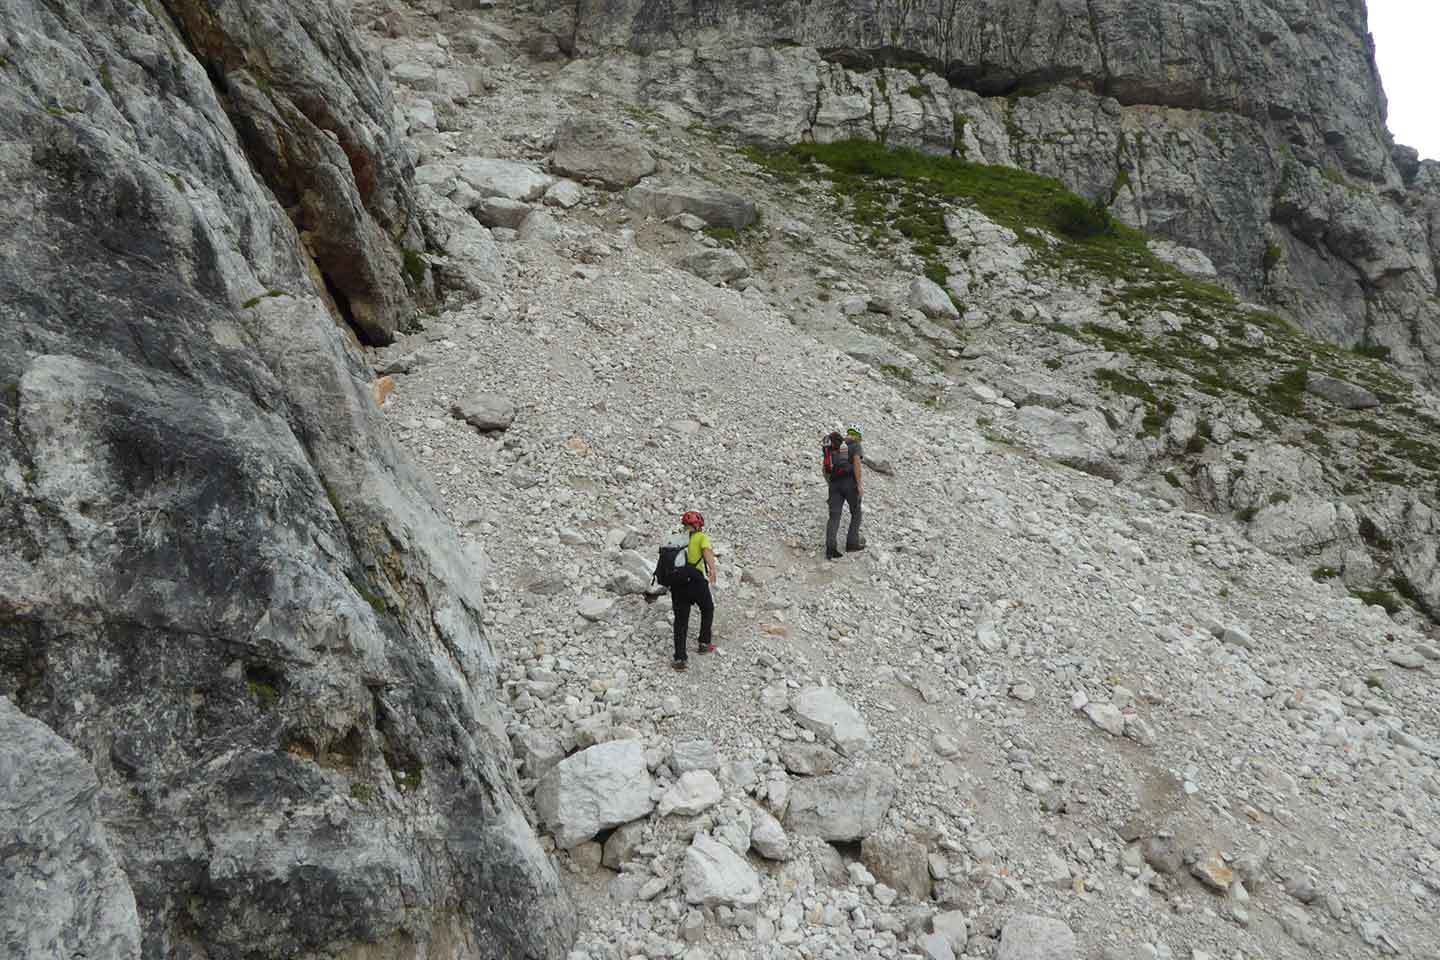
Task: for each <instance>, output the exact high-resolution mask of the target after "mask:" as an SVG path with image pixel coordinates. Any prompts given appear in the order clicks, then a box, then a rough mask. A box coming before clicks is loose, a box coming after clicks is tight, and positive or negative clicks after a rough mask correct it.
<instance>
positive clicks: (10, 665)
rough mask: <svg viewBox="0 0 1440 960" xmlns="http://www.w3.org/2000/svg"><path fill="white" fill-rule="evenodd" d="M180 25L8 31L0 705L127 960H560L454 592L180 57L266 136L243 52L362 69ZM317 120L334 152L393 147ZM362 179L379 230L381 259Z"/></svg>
mask: <svg viewBox="0 0 1440 960" xmlns="http://www.w3.org/2000/svg"><path fill="white" fill-rule="evenodd" d="M169 6H170V9H171V12H172V13H176V14H177V15H179V18H180V19H181V20H183V21H185V22H186V23H187V25H188V26H187V29H186V30H184V31H178V30H177V29H176V26H175V24H174V23H172V22H171V21H170V20H169V19H168V18H166V17H164V16H163V15H161V14H159V13H158V12H157V11H158V7H156V6H155V5H153V4H152V5H149V6H141V5H135V4H131V3H114V2H98V3H90V4H86V5H84V6H83V9H81V8H77V7H76V6H75V5H73V4H68V3H60V2H36V0H0V38H3V39H0V74H3V82H0V176H3V178H4V180H5V183H6V184H7V196H9V197H11V198H12V201H11V202H7V203H5V204H3V205H0V250H3V256H0V303H3V304H4V307H3V308H0V336H3V339H4V340H5V342H6V343H7V344H8V345H9V346H8V348H7V349H6V350H5V351H3V352H0V425H3V428H0V582H3V583H4V584H5V588H4V589H3V590H0V696H5V697H8V698H10V699H11V700H13V702H14V703H15V704H16V706H17V707H18V708H19V709H20V710H21V711H22V712H23V713H25V714H27V715H29V716H30V717H33V718H35V720H37V721H39V722H41V723H44V724H45V725H47V726H48V727H49V728H50V729H52V730H53V731H54V732H55V733H56V734H58V735H59V736H60V737H61V738H63V739H64V740H65V741H67V742H68V743H70V744H71V745H73V746H74V748H75V749H76V750H77V751H78V752H79V755H80V757H82V758H84V760H85V761H86V762H87V763H88V764H89V765H90V767H91V768H92V769H93V770H94V774H95V776H96V777H97V779H98V790H97V791H96V792H95V794H94V809H95V811H96V813H97V815H98V821H99V823H98V825H97V828H96V829H97V831H98V830H99V829H100V828H102V827H103V830H104V832H105V833H108V835H109V842H110V844H111V845H112V847H113V849H114V851H115V855H116V858H117V859H118V861H119V865H120V868H121V869H123V871H124V875H125V878H126V879H127V880H128V883H129V885H130V888H131V889H132V890H133V892H134V904H135V908H136V911H137V915H138V919H139V936H140V943H141V947H140V949H141V955H142V956H145V957H156V958H158V957H170V956H188V955H192V954H193V955H201V954H203V955H204V956H206V957H208V958H212V960H221V958H238V957H248V956H260V955H263V956H273V957H283V956H296V955H307V956H315V955H322V954H323V955H326V956H357V955H360V954H361V953H363V955H364V956H366V957H372V958H383V957H400V956H404V957H406V958H407V960H408V958H414V957H438V956H444V957H447V958H448V957H491V956H496V955H505V956H514V957H528V958H540V957H556V956H563V955H564V953H565V951H566V949H567V948H568V945H569V942H570V941H571V939H572V938H573V932H574V918H573V913H572V911H571V910H570V909H569V906H568V903H567V901H566V898H565V896H564V894H563V893H562V892H561V890H560V887H559V884H558V880H557V877H556V875H555V873H554V871H553V868H552V867H551V866H550V864H549V862H548V860H547V858H546V857H545V856H544V854H543V853H542V851H541V850H540V848H539V846H538V843H537V841H536V839H535V836H534V833H533V831H532V829H531V827H530V825H529V824H528V823H527V821H526V817H525V815H524V813H523V803H522V801H521V800H520V794H519V787H518V784H517V782H516V780H515V777H514V774H513V772H512V771H511V769H510V756H511V754H510V748H509V745H508V744H507V743H506V741H505V737H504V730H503V726H502V725H500V724H499V722H498V713H497V711H496V707H495V704H494V701H493V690H494V683H495V677H494V670H495V662H494V655H493V654H492V652H491V649H490V646H489V643H488V641H487V639H486V636H485V633H484V630H483V628H482V625H481V620H480V609H481V605H482V598H481V596H480V594H479V591H478V589H477V588H476V586H475V582H476V580H477V579H478V578H477V577H476V576H472V572H471V571H470V570H468V569H467V567H466V564H465V561H464V560H463V559H462V558H463V554H462V552H461V550H460V548H459V545H458V543H457V540H456V537H455V533H454V530H453V528H452V527H451V526H450V524H449V523H448V522H447V521H446V520H445V519H444V518H443V517H442V516H441V515H440V513H439V512H438V511H437V508H436V506H435V503H436V500H435V494H434V492H433V489H432V487H431V485H430V483H429V481H428V480H427V479H426V478H425V476H424V475H423V474H422V473H421V472H419V471H418V470H416V469H414V468H413V467H412V466H411V465H410V464H409V463H408V461H407V460H406V459H405V458H404V457H403V456H401V454H400V453H399V452H398V450H397V449H396V447H395V446H394V444H393V443H392V441H391V439H390V437H389V434H388V432H387V430H386V428H385V426H384V424H383V423H382V422H381V418H380V415H379V413H378V411H377V410H376V409H375V407H374V400H373V399H372V395H371V388H370V383H369V378H368V374H367V371H366V370H365V369H364V367H363V365H362V363H361V360H360V357H359V356H358V354H357V352H356V350H355V348H354V346H353V343H352V341H351V339H350V336H349V334H348V332H347V331H345V330H344V329H342V328H341V327H340V326H338V325H337V324H336V323H335V322H334V320H333V319H332V316H331V314H330V313H329V311H328V310H327V306H326V303H325V297H324V295H323V294H322V293H320V292H319V291H317V289H316V278H315V276H314V274H313V273H312V270H311V268H310V265H309V261H308V258H307V255H306V253H305V245H304V242H303V241H302V238H301V236H300V235H299V233H298V232H297V230H296V229H295V226H294V225H293V224H292V222H291V220H290V218H289V217H287V215H286V211H285V210H284V209H283V207H282V205H281V203H277V202H276V196H275V195H274V194H272V193H271V192H270V190H267V188H266V185H265V182H266V180H268V179H269V177H268V171H267V170H266V169H265V162H264V160H263V158H260V157H257V156H256V153H255V151H254V148H253V143H251V144H249V145H248V146H249V150H248V151H247V149H246V148H244V147H242V139H243V137H242V135H241V133H239V132H237V126H243V124H244V123H245V122H246V121H245V119H244V117H243V116H241V115H240V114H238V113H237V112H236V111H235V110H234V104H233V102H232V103H231V110H230V111H229V112H227V110H226V104H225V103H224V102H222V98H221V95H220V94H217V91H216V89H215V87H214V85H213V84H214V82H215V79H216V78H217V77H219V76H220V73H218V72H217V73H212V74H211V75H207V72H206V69H205V65H203V64H202V61H201V59H197V58H196V57H195V56H193V55H192V54H191V53H190V51H189V50H188V49H187V44H188V43H192V42H193V43H197V45H198V46H200V47H201V49H202V50H208V49H214V48H212V47H211V46H210V44H211V42H212V41H213V42H214V43H216V44H218V45H219V46H220V47H223V48H224V56H223V57H219V58H215V59H211V58H206V59H207V60H208V65H209V66H210V67H211V69H212V71H216V70H217V68H218V67H220V66H222V65H223V68H224V69H223V71H221V72H223V76H224V78H226V79H224V83H225V85H226V86H227V88H228V91H229V96H230V97H232V98H233V97H235V96H237V95H238V94H237V91H238V90H239V89H240V88H241V87H242V86H243V85H244V83H247V82H248V83H251V84H253V86H254V87H255V90H258V91H260V92H262V93H264V92H266V91H264V90H263V87H264V86H265V85H266V84H267V83H268V85H269V86H270V87H271V93H273V94H274V97H273V98H272V99H271V100H270V103H271V104H272V106H273V105H275V104H276V103H277V102H278V99H279V91H280V90H281V88H282V86H283V84H282V77H285V76H290V75H289V73H288V71H289V70H290V69H291V68H292V67H293V66H295V65H296V63H297V61H296V60H294V59H287V56H288V55H286V54H283V52H282V51H281V50H278V49H276V48H275V47H273V46H270V45H268V40H267V41H266V43H267V45H266V46H265V47H264V50H265V51H266V52H267V56H268V59H267V61H266V62H267V66H266V67H264V68H263V70H262V69H259V68H257V72H251V73H249V74H248V76H249V78H250V79H249V80H245V79H244V78H242V77H241V76H240V75H239V73H238V72H237V71H238V67H237V66H236V64H237V63H239V62H241V61H243V60H244V57H245V56H246V55H245V54H243V53H237V52H236V50H234V49H232V48H231V46H229V44H230V43H231V42H232V41H233V39H234V38H235V37H239V36H241V34H239V33H229V32H227V31H228V30H230V27H227V26H225V25H226V24H231V22H232V19H233V20H235V22H237V23H238V22H240V21H243V22H245V23H247V24H256V25H258V24H267V26H265V27H264V30H266V31H269V30H271V28H272V27H273V28H274V29H276V30H277V31H280V32H284V30H285V29H296V30H299V31H300V32H301V33H303V34H304V35H305V36H306V37H309V38H310V39H309V42H310V43H314V44H316V45H317V46H316V47H315V48H313V49H312V51H311V52H312V53H316V52H317V51H318V52H323V58H324V59H325V60H326V61H327V62H329V63H330V64H331V65H332V66H333V65H334V64H336V63H339V62H342V61H343V62H345V63H347V64H350V65H351V66H352V67H354V71H358V70H359V67H358V66H357V64H358V63H359V60H358V59H357V58H358V53H356V51H357V50H358V44H357V42H356V39H355V37H354V35H353V33H351V32H350V31H349V29H348V28H347V27H345V25H344V18H343V16H342V15H341V14H340V13H339V12H338V11H339V7H338V6H336V5H332V4H330V3H328V2H321V0H316V2H311V3H304V4H289V5H286V9H285V11H284V15H283V16H281V17H280V19H278V20H273V21H272V20H271V19H269V18H270V17H271V16H272V15H275V16H280V15H279V14H278V13H277V10H278V8H272V6H271V5H266V4H262V3H231V4H225V5H213V8H212V7H208V6H206V7H202V6H201V5H198V4H197V5H196V6H195V7H194V8H193V9H191V8H190V7H188V6H186V5H185V4H181V3H178V2H176V3H171V4H170V5H169ZM222 8H223V9H222ZM262 8H263V9H262ZM205 11H209V12H208V13H206V12H205ZM187 17H188V19H187ZM287 24H288V25H289V26H288V27H286V25H287ZM232 26H233V24H232ZM202 27H203V28H204V29H205V30H210V29H213V30H215V31H217V33H215V34H214V35H213V36H212V35H210V34H206V36H205V38H204V39H203V41H200V40H197V39H196V38H197V37H198V36H199V35H200V34H201V33H203V32H204V31H203V30H202V29H201V28H202ZM255 29H261V28H260V27H259V26H256V27H255ZM222 34H223V35H224V36H229V37H231V38H232V41H224V40H221V39H219V37H220V36H221V35H222ZM264 36H265V37H271V35H270V33H268V32H267V33H265V35H264ZM325 37H328V38H329V40H324V39H317V38H325ZM253 39H256V42H259V40H260V39H263V38H260V37H256V38H253ZM272 39H274V38H272ZM291 39H293V40H295V42H297V43H299V42H304V40H303V38H291ZM332 41H333V43H334V47H333V48H332V47H331V46H330V45H329V44H330V43H331V42H332ZM242 46H243V45H242ZM250 49H252V54H253V55H255V56H257V57H258V51H259V49H260V48H259V47H255V48H250ZM352 55H353V56H352ZM232 56H233V57H239V58H240V60H232V59H230V58H231V57H232ZM307 62H308V61H307ZM313 65H314V64H312V66H313ZM247 69H248V68H247ZM336 70H337V71H340V72H341V73H343V75H345V76H347V77H349V81H347V83H353V84H354V85H356V86H361V87H367V89H370V90H371V93H375V92H376V90H378V89H379V88H378V81H376V80H373V79H370V78H369V75H368V74H362V73H359V72H354V71H351V70H350V68H349V67H347V68H345V70H341V68H339V67H336ZM260 77H269V78H270V79H269V80H268V81H266V83H262V82H261V81H260V80H259V79H258V78H260ZM291 79H292V80H294V82H295V83H296V84H300V83H302V82H304V81H302V80H301V79H299V78H294V77H292V78H291ZM343 85H346V84H342V86H343ZM287 89H290V90H291V94H293V96H292V97H291V98H292V100H294V102H296V103H298V102H299V100H298V99H297V98H300V94H299V93H298V92H297V91H298V87H291V88H287ZM327 89H328V88H327ZM251 92H252V93H253V92H254V91H251ZM291 94H287V95H286V96H291ZM376 96H377V97H378V96H379V95H378V93H376ZM376 102H380V101H379V100H377V101H376ZM311 106H314V104H311ZM276 109H277V110H279V109H280V108H279V107H276ZM328 109H330V110H332V111H334V114H335V117H336V118H337V119H336V122H334V123H333V124H330V125H329V126H328V127H327V129H330V128H333V132H335V134H336V137H337V139H338V141H339V143H340V145H341V146H342V147H344V146H345V145H346V144H348V143H351V138H352V137H353V138H355V139H354V142H355V143H357V144H362V145H363V142H364V136H363V135H362V134H360V133H358V132H356V131H359V130H362V129H364V130H370V131H371V132H372V134H373V135H374V136H375V138H376V142H381V141H383V140H384V139H385V137H387V136H389V134H388V133H386V132H384V131H385V129H386V128H385V127H384V126H383V125H382V124H380V123H379V122H378V121H376V125H375V126H367V124H368V123H369V121H364V120H362V119H360V117H361V115H365V116H370V115H369V114H366V113H365V111H364V110H361V111H360V113H359V114H356V113H353V112H352V111H351V110H350V108H349V107H347V106H346V105H345V104H344V103H342V102H338V101H335V100H331V101H329V104H328ZM302 112H303V111H302ZM287 116H289V117H290V119H291V120H294V119H295V116H294V115H290V114H288V113H287ZM306 116H312V115H311V114H309V113H306ZM342 116H343V117H345V118H346V119H345V120H343V121H342V120H340V119H339V118H340V117H342ZM371 119H372V120H373V119H374V118H373V117H371ZM347 131H348V132H347ZM250 133H253V130H252V131H250ZM247 135H248V134H247ZM277 135H279V134H277ZM292 135H294V131H291V132H290V133H285V134H283V135H279V136H281V140H282V141H283V143H285V144H287V146H286V147H284V149H285V150H289V149H291V148H292V147H295V148H297V149H298V147H297V144H298V142H299V141H298V140H295V139H293V137H292ZM321 137H322V138H323V139H328V134H321ZM368 149H369V147H368V146H365V147H363V148H362V149H360V150H359V151H357V153H355V154H353V155H351V156H350V158H349V160H348V162H347V164H346V165H347V166H348V167H350V168H351V169H359V168H360V167H361V166H362V157H363V156H369V155H370V154H368V153H366V150H368ZM382 152H383V151H382ZM306 162H307V163H308V160H307V161H306ZM252 163H253V164H254V166H252ZM375 163H376V164H377V166H376V167H375V169H374V170H373V171H372V173H373V174H374V179H373V181H372V183H371V188H370V190H369V192H368V194H367V193H366V190H365V189H364V188H363V187H362V188H361V190H360V195H364V196H367V198H368V199H367V202H368V207H367V209H368V210H370V211H372V212H371V213H370V214H367V215H369V216H373V217H374V218H375V222H376V223H387V222H388V223H389V224H390V225H391V226H392V227H397V228H399V230H400V232H401V233H403V232H404V231H405V230H406V229H408V228H406V227H404V226H403V224H405V223H406V222H408V217H409V214H408V213H406V210H405V202H404V189H405V188H404V187H403V186H402V185H401V183H400V182H399V181H397V180H392V179H391V178H392V176H395V175H399V173H401V172H403V171H400V170H399V169H398V168H389V167H385V166H384V165H383V163H382V162H381V161H379V160H375ZM338 166H339V164H338V159H337V163H336V167H337V171H338ZM257 168H258V170H259V174H258V175H257ZM332 172H336V171H332ZM339 172H343V171H339ZM364 180H365V178H364V177H363V176H362V177H360V178H359V180H357V183H360V182H363V181H364ZM342 181H343V177H338V175H337V178H336V179H334V180H332V181H331V185H332V186H335V187H336V189H337V190H340V193H339V194H325V193H324V192H323V191H321V192H320V193H318V194H317V196H316V197H313V198H311V199H305V200H302V203H312V202H313V203H318V204H319V205H320V206H319V207H318V208H315V209H316V210H317V211H318V213H319V215H320V216H321V217H322V219H323V222H324V224H325V226H324V227H323V229H325V230H330V231H334V232H333V233H332V234H331V238H332V239H333V238H334V237H337V236H341V235H343V233H344V230H345V229H348V228H347V227H346V226H345V223H346V222H348V223H349V224H351V225H352V226H355V225H357V224H361V223H362V222H363V221H362V219H361V218H360V216H359V213H358V212H357V211H356V210H351V211H350V213H351V214H353V215H354V217H353V218H352V219H351V220H349V221H345V220H344V217H343V216H341V215H340V214H338V213H336V212H335V211H334V210H332V209H330V208H329V207H328V206H326V204H328V203H330V202H332V201H333V202H335V203H342V204H343V202H344V199H345V196H346V195H348V194H346V193H345V191H344V190H343V189H341V188H342V187H343V183H342ZM270 182H272V183H273V184H274V186H273V189H274V190H275V191H276V193H277V194H279V195H280V196H281V202H282V203H283V202H288V198H286V197H285V196H284V191H285V189H286V187H285V185H284V184H283V183H279V182H276V181H270ZM297 189H298V190H299V192H301V193H305V192H307V191H310V190H317V189H318V188H317V187H316V186H315V184H313V183H308V184H305V185H299V186H297ZM386 210H389V211H390V213H386ZM308 217H309V214H308V213H307V214H306V216H305V218H302V219H303V220H304V222H305V224H306V228H307V229H309V226H310V224H311V221H310V220H309V219H308ZM336 217H339V219H335V218H336ZM386 217H390V219H389V220H388V221H387V220H386V219H385V218H386ZM357 229H359V227H358V226H357ZM321 269H322V272H324V271H325V270H326V268H325V267H324V264H323V263H322V264H321ZM328 275H329V274H327V276H328ZM374 279H375V281H376V282H377V283H380V282H383V283H385V284H389V282H390V281H389V280H386V279H385V278H383V277H380V276H379V275H378V274H377V275H375V277H374ZM342 292H343V291H342ZM350 299H351V308H352V313H353V312H354V305H355V298H354V297H351V298H350ZM375 302H377V303H378V302H379V301H378V300H377V301H375ZM7 742H8V741H7ZM67 782H69V781H66V782H57V783H56V784H55V790H56V791H57V792H56V793H55V794H54V798H53V799H54V802H57V803H64V802H69V801H68V800H66V796H71V797H73V796H76V794H75V793H74V791H73V790H70V791H69V792H68V794H67V793H66V791H67V790H68V788H67V787H66V783H67ZM7 869H8V861H7ZM4 882H6V883H8V882H10V880H9V878H5V880H4ZM0 885H3V884H0ZM115 893H116V895H117V896H118V895H119V893H120V891H119V889H118V885H117V889H116V891H115ZM59 895H60V893H59V891H58V890H57V891H56V893H55V896H59ZM5 906H6V907H7V908H8V907H10V906H11V901H10V899H9V898H8V897H7V898H5ZM22 953H23V951H22Z"/></svg>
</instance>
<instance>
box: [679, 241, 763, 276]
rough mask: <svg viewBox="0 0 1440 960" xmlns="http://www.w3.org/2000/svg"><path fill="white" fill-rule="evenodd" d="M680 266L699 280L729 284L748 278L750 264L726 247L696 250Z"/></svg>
mask: <svg viewBox="0 0 1440 960" xmlns="http://www.w3.org/2000/svg"><path fill="white" fill-rule="evenodd" d="M680 265H681V266H682V267H684V268H685V269H686V270H689V271H690V272H691V273H693V274H695V276H697V277H699V278H700V279H701V280H709V281H710V282H711V283H731V282H733V281H735V280H740V279H742V278H744V277H748V276H750V264H748V263H746V262H745V258H744V257H742V256H741V255H740V254H738V253H736V252H735V251H734V250H730V249H728V248H726V247H715V248H707V249H705V250H698V251H696V252H695V253H692V254H690V255H688V256H686V257H685V259H683V260H681V261H680Z"/></svg>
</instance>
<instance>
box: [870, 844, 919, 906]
mask: <svg viewBox="0 0 1440 960" xmlns="http://www.w3.org/2000/svg"><path fill="white" fill-rule="evenodd" d="M860 862H861V863H863V864H865V867H866V869H868V870H869V871H870V872H871V873H872V874H874V875H875V879H877V880H879V881H880V882H882V883H884V884H886V885H887V886H889V887H891V888H892V889H894V890H896V891H898V892H899V893H902V894H905V895H906V896H909V897H911V898H912V899H915V900H918V901H920V902H922V903H924V902H925V901H927V900H929V899H930V861H929V859H928V858H927V857H926V853H925V845H924V844H923V843H917V842H916V841H914V840H912V839H910V838H909V837H907V836H905V835H904V834H903V833H900V832H899V831H896V830H883V831H881V832H879V833H872V834H871V835H870V836H868V837H866V838H865V839H864V840H862V841H861V842H860Z"/></svg>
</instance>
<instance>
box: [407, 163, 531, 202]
mask: <svg viewBox="0 0 1440 960" xmlns="http://www.w3.org/2000/svg"><path fill="white" fill-rule="evenodd" d="M436 166H437V167H438V169H439V174H433V175H432V176H434V177H435V179H437V180H438V181H439V187H438V189H440V191H441V192H442V193H444V192H446V190H445V186H446V185H450V186H452V187H453V186H455V185H459V184H463V185H464V186H466V187H469V188H470V189H471V190H473V191H475V193H477V194H479V195H480V196H481V197H500V198H501V199H504V200H512V201H518V202H524V203H529V202H530V201H533V200H539V199H540V198H541V197H543V196H545V191H546V190H549V189H550V187H551V186H552V185H553V184H554V183H555V178H554V177H552V176H550V175H549V174H547V173H541V172H540V171H539V170H536V169H535V168H534V167H532V166H530V165H529V164H526V163H520V162H519V161H517V160H498V159H495V158H493V157H465V158H463V159H462V160H460V161H459V162H458V163H456V164H454V165H453V166H451V165H449V164H437V165H436ZM444 175H448V176H444Z"/></svg>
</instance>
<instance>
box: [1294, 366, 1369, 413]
mask: <svg viewBox="0 0 1440 960" xmlns="http://www.w3.org/2000/svg"><path fill="white" fill-rule="evenodd" d="M1305 392H1306V393H1310V394H1314V395H1315V396H1317V397H1319V398H1320V399H1322V400H1328V401H1330V402H1331V403H1333V404H1335V405H1336V406H1337V407H1344V408H1345V409H1346V410H1368V409H1370V408H1371V407H1378V406H1380V398H1379V397H1377V396H1375V394H1373V393H1371V392H1370V391H1369V390H1366V389H1365V388H1364V387H1362V386H1359V385H1358V384H1354V383H1347V382H1345V381H1344V380H1338V379H1336V378H1335V377H1327V376H1323V375H1321V374H1318V373H1312V374H1310V376H1309V378H1308V379H1307V380H1306V382H1305Z"/></svg>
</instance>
